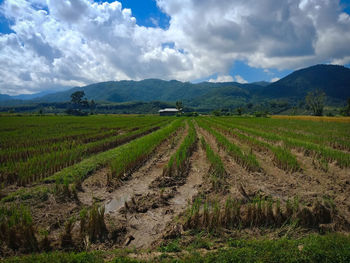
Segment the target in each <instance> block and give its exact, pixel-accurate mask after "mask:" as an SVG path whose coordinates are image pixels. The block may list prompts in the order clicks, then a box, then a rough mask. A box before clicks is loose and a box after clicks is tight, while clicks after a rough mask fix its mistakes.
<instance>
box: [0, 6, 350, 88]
mask: <svg viewBox="0 0 350 263" xmlns="http://www.w3.org/2000/svg"><path fill="white" fill-rule="evenodd" d="M157 4H158V6H159V7H160V8H161V9H162V10H163V11H164V12H166V13H167V14H168V15H169V16H170V18H171V19H170V25H169V28H168V29H161V28H154V27H149V28H148V27H143V26H139V25H137V23H136V19H135V18H134V17H133V16H132V10H130V9H123V7H122V5H121V4H120V3H119V2H118V1H115V2H112V3H107V2H103V3H96V2H93V1H92V0H65V1H56V0H5V1H4V2H3V3H2V4H1V8H0V10H1V11H0V12H1V13H2V14H3V15H4V16H5V17H6V18H7V19H9V20H11V24H12V26H11V29H12V30H13V31H14V32H15V33H11V34H0V93H8V94H16V93H24V92H25V93H30V92H36V91H40V90H43V89H49V88H59V87H62V86H74V85H85V84H89V83H93V82H98V81H106V80H120V79H135V80H139V79H143V78H162V79H179V80H186V81H187V80H194V79H200V78H205V77H207V76H210V75H213V74H215V73H217V74H218V76H219V77H218V78H217V79H215V81H232V80H234V81H238V82H244V81H245V80H244V79H243V78H242V77H240V76H235V77H234V78H233V77H231V76H227V72H228V71H229V69H230V67H231V66H232V64H233V63H234V61H235V60H243V61H246V62H247V63H248V65H250V66H253V67H260V68H263V69H269V68H278V69H296V68H300V67H305V66H309V65H312V64H316V63H323V62H329V63H349V61H350V59H349V57H350V45H349V44H348V43H350V19H349V15H348V14H346V13H344V12H342V9H341V7H340V3H339V1H338V0H334V1H329V0H295V1H280V0H263V1H255V0H220V1H213V0H201V1H198V0H157ZM150 19H151V18H150ZM167 43H173V44H172V45H167ZM213 81H214V80H213Z"/></svg>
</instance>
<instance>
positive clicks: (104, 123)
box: [0, 115, 169, 151]
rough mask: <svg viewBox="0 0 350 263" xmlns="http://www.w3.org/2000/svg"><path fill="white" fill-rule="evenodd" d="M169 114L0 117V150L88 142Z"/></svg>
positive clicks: (162, 120)
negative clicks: (68, 142)
mask: <svg viewBox="0 0 350 263" xmlns="http://www.w3.org/2000/svg"><path fill="white" fill-rule="evenodd" d="M166 121H169V118H161V117H156V116H152V117H139V116H128V117H126V116H103V115H99V116H89V117H72V116H62V117H61V116H60V117H59V116H55V117H54V116H43V117H31V116H26V117H1V127H0V150H11V151H14V150H16V149H19V150H20V149H23V148H31V147H36V146H38V145H45V144H47V145H51V144H55V143H59V142H64V141H77V140H78V141H80V140H85V141H86V142H85V143H87V142H90V141H89V140H90V139H89V138H90V137H91V138H92V139H93V138H94V137H95V136H96V137H97V138H98V137H99V135H102V134H106V133H107V134H108V133H113V132H116V131H117V130H120V131H125V132H128V131H132V129H133V128H135V127H145V126H150V125H153V124H159V123H161V122H166Z"/></svg>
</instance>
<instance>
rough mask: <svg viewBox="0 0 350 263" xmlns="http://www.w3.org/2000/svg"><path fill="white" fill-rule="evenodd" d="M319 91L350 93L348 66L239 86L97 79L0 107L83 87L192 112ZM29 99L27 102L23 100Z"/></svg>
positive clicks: (341, 96)
mask: <svg viewBox="0 0 350 263" xmlns="http://www.w3.org/2000/svg"><path fill="white" fill-rule="evenodd" d="M315 89H320V90H322V91H324V92H325V93H326V95H327V103H329V104H333V105H341V106H342V105H343V104H344V103H345V101H346V99H347V98H349V97H350V69H349V68H347V67H344V66H337V65H315V66H312V67H308V68H304V69H300V70H297V71H294V72H293V73H291V74H289V75H288V76H286V77H284V78H282V79H280V80H279V81H276V82H274V83H268V82H255V83H249V84H241V83H237V82H223V83H211V82H201V83H197V84H194V83H190V82H180V81H177V80H170V81H164V80H160V79H145V80H141V81H132V80H130V81H129V80H123V81H108V82H100V83H95V84H91V85H87V86H84V87H75V88H72V89H69V90H66V91H62V92H56V93H51V94H40V95H43V96H38V94H36V95H34V96H33V95H32V97H29V98H28V97H27V98H25V97H23V96H22V97H21V96H16V97H10V96H8V95H0V105H3V106H4V105H6V106H11V105H23V104H40V103H63V102H67V101H69V100H70V95H71V94H72V93H73V92H75V91H78V90H83V91H84V92H85V94H86V97H87V98H88V99H89V100H91V99H93V100H95V101H96V102H98V103H100V104H106V103H107V104H108V103H111V104H113V103H114V104H116V103H117V104H125V103H126V102H129V104H128V105H129V107H130V102H136V101H137V102H146V103H147V102H148V103H149V102H154V101H159V102H164V103H173V102H175V101H179V100H180V101H183V103H184V104H185V105H186V106H188V107H191V108H192V109H195V110H204V111H205V110H213V109H218V108H229V109H233V108H236V107H239V106H244V105H246V104H251V103H252V104H263V103H266V102H270V101H285V102H288V103H289V105H293V104H296V103H297V102H300V101H304V98H305V96H306V95H307V93H308V92H310V91H312V90H315ZM23 99H29V100H23Z"/></svg>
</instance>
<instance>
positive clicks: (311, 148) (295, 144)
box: [214, 119, 350, 168]
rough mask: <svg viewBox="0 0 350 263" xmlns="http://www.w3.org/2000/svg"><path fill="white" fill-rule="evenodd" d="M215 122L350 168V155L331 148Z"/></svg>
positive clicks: (216, 120)
mask: <svg viewBox="0 0 350 263" xmlns="http://www.w3.org/2000/svg"><path fill="white" fill-rule="evenodd" d="M214 120H215V122H217V123H220V124H222V125H225V126H228V127H231V128H235V129H237V130H240V131H242V132H244V133H246V134H249V135H250V136H251V135H253V136H255V137H260V138H263V139H265V140H267V141H270V142H274V143H278V142H283V144H284V146H285V147H287V148H296V149H300V150H303V151H304V152H305V153H306V154H313V155H314V156H316V157H318V158H323V159H324V160H326V161H336V162H337V165H338V166H340V167H341V168H344V167H350V154H349V153H346V152H343V151H340V150H336V149H333V148H330V147H326V146H322V145H319V144H315V143H312V142H307V141H303V140H299V139H293V138H288V137H284V136H280V135H278V134H276V133H274V132H263V131H259V130H256V129H253V128H247V127H244V126H241V125H237V124H235V123H232V122H227V121H225V122H224V121H222V120H218V119H214Z"/></svg>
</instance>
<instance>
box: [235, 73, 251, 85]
mask: <svg viewBox="0 0 350 263" xmlns="http://www.w3.org/2000/svg"><path fill="white" fill-rule="evenodd" d="M235 80H236V81H237V82H238V83H241V84H245V83H248V81H246V80H245V79H244V78H243V77H242V76H240V75H236V76H235Z"/></svg>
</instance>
